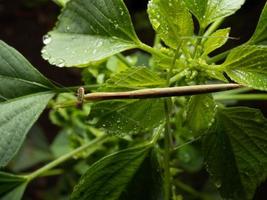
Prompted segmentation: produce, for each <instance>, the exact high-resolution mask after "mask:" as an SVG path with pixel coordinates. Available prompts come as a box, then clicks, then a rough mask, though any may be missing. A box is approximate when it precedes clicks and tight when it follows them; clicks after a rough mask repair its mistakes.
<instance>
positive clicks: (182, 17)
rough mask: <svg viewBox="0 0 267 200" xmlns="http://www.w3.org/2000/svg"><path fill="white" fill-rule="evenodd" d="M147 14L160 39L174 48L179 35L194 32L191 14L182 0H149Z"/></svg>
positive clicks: (188, 34) (177, 43)
mask: <svg viewBox="0 0 267 200" xmlns="http://www.w3.org/2000/svg"><path fill="white" fill-rule="evenodd" d="M148 14H149V18H150V21H151V24H152V25H153V28H154V29H155V30H156V32H157V33H158V34H159V36H160V37H161V39H162V40H163V41H164V42H165V43H166V44H167V45H168V46H170V47H172V48H174V49H176V48H177V47H178V46H179V43H180V41H181V37H183V36H192V35H193V33H194V25H193V20H192V16H191V14H190V13H189V11H188V10H187V8H186V7H185V5H184V3H183V0H150V1H149V4H148Z"/></svg>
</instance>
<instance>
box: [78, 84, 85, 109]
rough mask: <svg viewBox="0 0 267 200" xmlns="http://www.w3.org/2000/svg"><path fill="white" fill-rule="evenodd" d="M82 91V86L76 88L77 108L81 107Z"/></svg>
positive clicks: (82, 100)
mask: <svg viewBox="0 0 267 200" xmlns="http://www.w3.org/2000/svg"><path fill="white" fill-rule="evenodd" d="M84 93H85V90H84V88H83V87H79V88H78V90H77V105H76V106H77V108H79V109H81V108H82V107H83V102H84Z"/></svg>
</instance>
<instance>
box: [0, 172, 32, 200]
mask: <svg viewBox="0 0 267 200" xmlns="http://www.w3.org/2000/svg"><path fill="white" fill-rule="evenodd" d="M26 185H27V184H26V179H25V178H23V177H21V176H16V175H13V174H9V173H5V172H0V199H1V200H19V199H21V198H22V195H23V193H24V190H25V188H26Z"/></svg>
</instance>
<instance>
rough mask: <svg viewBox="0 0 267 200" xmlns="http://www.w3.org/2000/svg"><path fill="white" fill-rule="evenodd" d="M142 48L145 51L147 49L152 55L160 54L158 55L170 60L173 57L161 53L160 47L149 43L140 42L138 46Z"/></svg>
mask: <svg viewBox="0 0 267 200" xmlns="http://www.w3.org/2000/svg"><path fill="white" fill-rule="evenodd" d="M138 47H139V48H140V49H142V50H143V51H146V52H148V53H150V54H152V55H155V56H158V57H161V58H165V59H168V60H171V57H169V56H167V55H165V54H163V53H161V52H160V51H159V50H158V49H155V48H153V47H151V46H149V45H146V44H144V43H141V44H139V46H138Z"/></svg>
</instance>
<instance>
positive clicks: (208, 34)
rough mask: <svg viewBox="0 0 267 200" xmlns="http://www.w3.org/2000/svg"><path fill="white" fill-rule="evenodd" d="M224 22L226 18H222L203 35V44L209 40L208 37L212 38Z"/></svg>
mask: <svg viewBox="0 0 267 200" xmlns="http://www.w3.org/2000/svg"><path fill="white" fill-rule="evenodd" d="M223 21H224V18H221V19H218V20H217V21H215V22H214V23H213V24H212V25H211V26H210V27H209V28H208V30H207V31H206V32H205V34H204V35H203V39H202V42H204V41H205V40H206V39H207V38H208V36H210V35H211V34H212V33H213V32H214V31H216V30H217V29H218V27H219V26H220V25H221V24H222V23H223Z"/></svg>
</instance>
